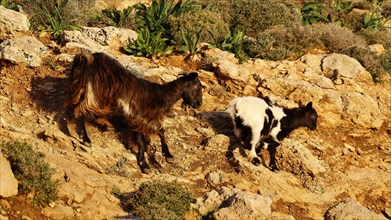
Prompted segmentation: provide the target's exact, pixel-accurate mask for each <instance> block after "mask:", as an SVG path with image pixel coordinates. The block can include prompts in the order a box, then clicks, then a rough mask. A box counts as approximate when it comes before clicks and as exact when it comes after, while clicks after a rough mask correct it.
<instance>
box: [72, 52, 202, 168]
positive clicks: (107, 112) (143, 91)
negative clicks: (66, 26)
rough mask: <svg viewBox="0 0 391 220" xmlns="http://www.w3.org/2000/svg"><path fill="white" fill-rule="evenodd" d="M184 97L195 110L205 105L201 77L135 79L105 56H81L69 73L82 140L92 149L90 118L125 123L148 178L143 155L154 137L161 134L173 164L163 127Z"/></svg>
mask: <svg viewBox="0 0 391 220" xmlns="http://www.w3.org/2000/svg"><path fill="white" fill-rule="evenodd" d="M181 98H182V99H183V103H184V104H187V105H190V106H191V107H193V108H198V107H200V106H201V104H202V86H201V82H200V80H199V79H198V74H197V73H195V72H192V73H190V74H188V75H183V76H181V77H179V78H178V79H176V80H174V81H172V82H169V83H166V84H163V85H160V84H156V83H153V82H149V81H147V80H144V79H141V78H138V77H136V76H134V75H133V74H132V73H131V72H130V71H128V70H127V69H126V68H124V67H123V66H122V65H121V64H120V63H119V62H118V61H117V60H115V59H113V58H111V57H110V56H108V55H106V54H104V53H94V54H79V55H76V56H75V58H74V61H73V66H72V69H71V74H70V99H69V101H68V104H67V112H68V115H72V116H74V117H75V118H76V122H77V127H78V132H79V135H80V138H81V139H82V140H83V144H84V145H86V146H91V140H90V138H89V137H88V135H87V131H86V128H85V118H86V117H87V118H88V119H92V120H94V119H96V118H105V117H111V116H119V117H121V118H124V120H125V122H126V126H127V128H126V129H127V130H128V131H129V132H131V133H132V134H134V137H135V139H136V140H135V141H136V143H137V146H138V154H137V161H138V165H139V166H140V168H141V170H142V172H144V173H149V172H150V167H149V165H148V164H147V162H146V160H145V156H144V152H145V151H146V150H147V149H148V145H149V143H150V136H151V135H152V134H158V135H159V137H160V139H161V144H162V153H163V155H164V157H165V158H166V160H167V161H172V159H173V156H172V155H171V153H170V151H169V149H168V146H167V143H166V139H165V136H164V129H163V127H162V123H163V119H164V117H165V115H166V114H167V113H168V112H169V111H170V109H171V107H172V106H173V105H174V104H175V103H176V102H177V101H178V100H179V99H181ZM128 143H130V141H129V142H128Z"/></svg>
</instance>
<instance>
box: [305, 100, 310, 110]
mask: <svg viewBox="0 0 391 220" xmlns="http://www.w3.org/2000/svg"><path fill="white" fill-rule="evenodd" d="M305 109H306V110H310V109H312V102H309V103H308V104H307V105H306V106H305Z"/></svg>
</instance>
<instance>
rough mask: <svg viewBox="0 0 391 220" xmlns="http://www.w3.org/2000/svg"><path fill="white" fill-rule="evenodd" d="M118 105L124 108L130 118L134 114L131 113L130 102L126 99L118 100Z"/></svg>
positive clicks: (125, 113)
mask: <svg viewBox="0 0 391 220" xmlns="http://www.w3.org/2000/svg"><path fill="white" fill-rule="evenodd" d="M118 105H119V106H121V107H122V111H123V113H124V115H126V116H130V115H131V114H132V112H131V111H130V105H129V101H127V100H124V99H118Z"/></svg>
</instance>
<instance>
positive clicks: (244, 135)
mask: <svg viewBox="0 0 391 220" xmlns="http://www.w3.org/2000/svg"><path fill="white" fill-rule="evenodd" d="M235 127H236V128H237V129H240V131H241V132H240V137H239V138H240V139H241V140H242V141H243V142H244V148H245V149H247V150H250V149H251V146H250V144H249V143H250V141H251V139H252V136H253V135H252V131H251V127H249V126H246V125H244V124H243V119H242V118H241V117H239V116H236V117H235ZM246 143H247V144H246Z"/></svg>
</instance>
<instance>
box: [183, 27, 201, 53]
mask: <svg viewBox="0 0 391 220" xmlns="http://www.w3.org/2000/svg"><path fill="white" fill-rule="evenodd" d="M180 36H181V40H182V42H183V45H181V46H180V47H179V51H181V52H185V53H186V52H188V53H189V54H190V55H192V54H195V53H197V51H198V47H197V45H198V42H199V41H200V37H201V30H199V31H198V32H197V33H196V34H193V33H185V32H184V31H183V30H181V35H180Z"/></svg>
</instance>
